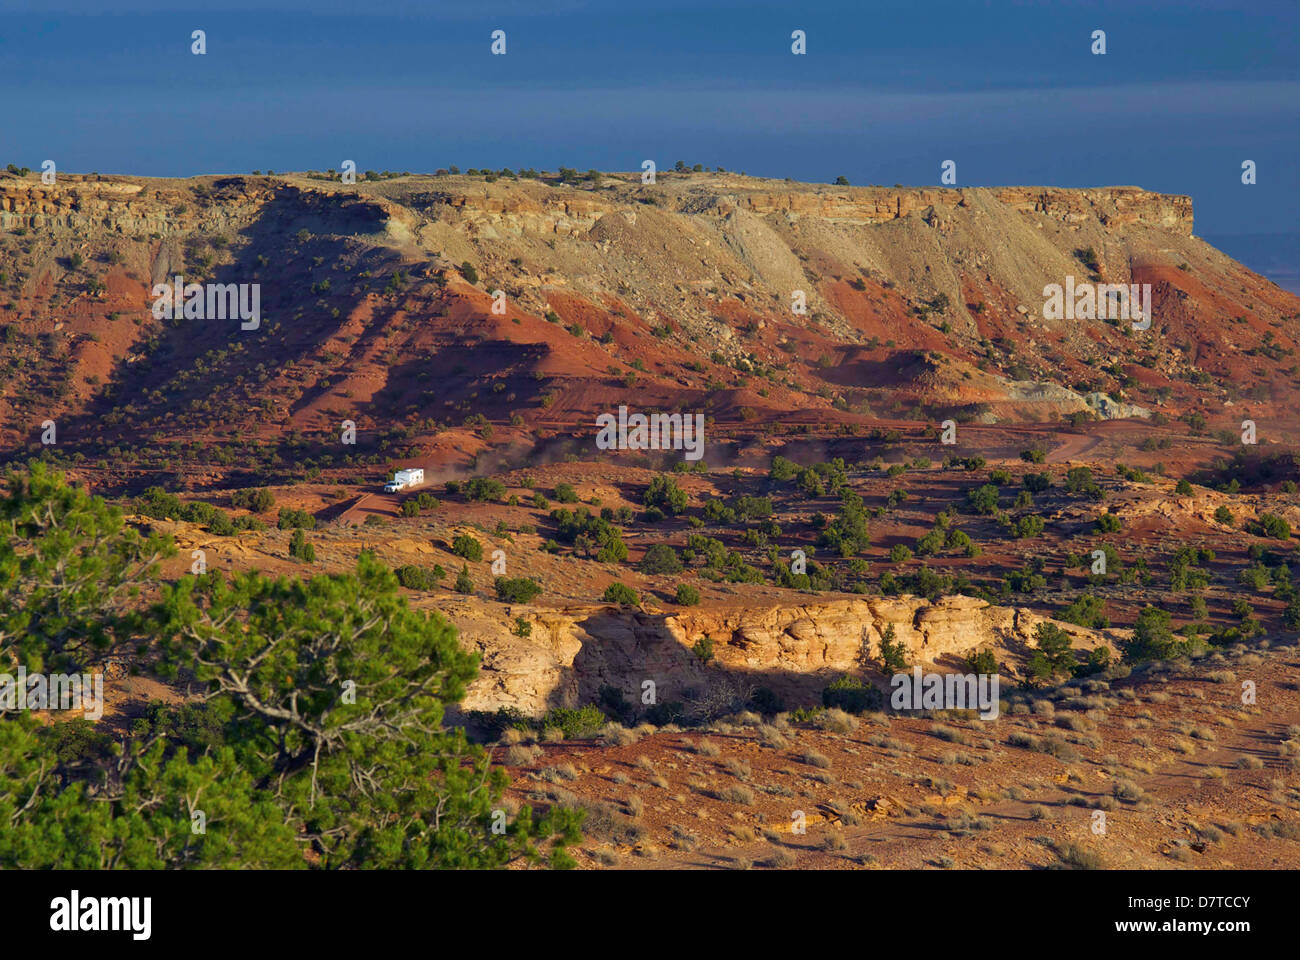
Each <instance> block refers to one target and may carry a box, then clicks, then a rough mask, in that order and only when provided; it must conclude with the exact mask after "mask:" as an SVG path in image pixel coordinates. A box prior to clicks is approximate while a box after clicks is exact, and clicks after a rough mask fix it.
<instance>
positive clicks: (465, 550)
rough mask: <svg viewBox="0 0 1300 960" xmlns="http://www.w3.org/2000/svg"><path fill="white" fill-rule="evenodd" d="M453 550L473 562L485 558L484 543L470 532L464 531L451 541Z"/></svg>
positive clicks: (457, 554)
mask: <svg viewBox="0 0 1300 960" xmlns="http://www.w3.org/2000/svg"><path fill="white" fill-rule="evenodd" d="M451 552H452V553H454V554H455V555H456V556H458V557H463V558H464V559H466V560H469V561H470V562H472V563H477V562H478V561H480V560H482V559H483V544H481V543H479V542H478V540H476V539H475V538H474V537H471V536H470V535H469V534H468V533H462V534H460V535H459V536H457V537H456V538H455V539H454V540H452V542H451Z"/></svg>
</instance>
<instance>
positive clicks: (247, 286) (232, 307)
mask: <svg viewBox="0 0 1300 960" xmlns="http://www.w3.org/2000/svg"><path fill="white" fill-rule="evenodd" d="M152 296H153V297H154V301H153V318H154V319H155V320H171V319H173V318H175V319H185V320H236V319H237V320H240V321H242V322H241V323H240V325H239V329H241V330H256V329H257V328H258V327H259V326H260V325H261V322H262V285H261V284H260V283H186V282H185V278H184V277H182V276H179V275H178V276H176V277H173V278H172V282H171V283H155V284H154V287H153V293H152Z"/></svg>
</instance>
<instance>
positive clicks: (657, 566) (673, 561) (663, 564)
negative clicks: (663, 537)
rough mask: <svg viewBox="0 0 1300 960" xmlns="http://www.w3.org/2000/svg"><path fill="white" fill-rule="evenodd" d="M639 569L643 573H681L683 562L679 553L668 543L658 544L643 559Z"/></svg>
mask: <svg viewBox="0 0 1300 960" xmlns="http://www.w3.org/2000/svg"><path fill="white" fill-rule="evenodd" d="M639 569H640V571H641V572H642V573H650V574H655V573H680V572H681V570H682V561H681V560H680V559H679V558H678V556H677V551H676V550H674V549H673V548H672V547H670V546H669V545H668V544H666V543H656V544H655V545H654V546H652V547H651V548H650V549H649V550H647V551H646V552H645V556H644V557H642V558H641V563H640V565H639Z"/></svg>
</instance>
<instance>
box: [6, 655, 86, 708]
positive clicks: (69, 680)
mask: <svg viewBox="0 0 1300 960" xmlns="http://www.w3.org/2000/svg"><path fill="white" fill-rule="evenodd" d="M0 710H4V711H10V710H81V711H83V712H84V714H85V716H86V719H88V720H98V719H99V718H100V717H102V716H103V715H104V675H103V674H102V673H95V674H90V673H84V674H83V673H52V674H44V673H32V674H29V673H28V672H27V668H26V667H19V668H18V676H17V677H16V678H15V677H14V675H13V674H10V673H0Z"/></svg>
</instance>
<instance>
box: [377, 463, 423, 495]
mask: <svg viewBox="0 0 1300 960" xmlns="http://www.w3.org/2000/svg"><path fill="white" fill-rule="evenodd" d="M422 483H424V471H423V470H421V469H420V468H419V467H415V468H414V469H411V470H398V471H397V473H395V474H393V479H392V480H389V481H388V482H387V483H386V484H384V493H397V491H399V490H405V489H406V488H407V487H418V486H419V485H420V484H422Z"/></svg>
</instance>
